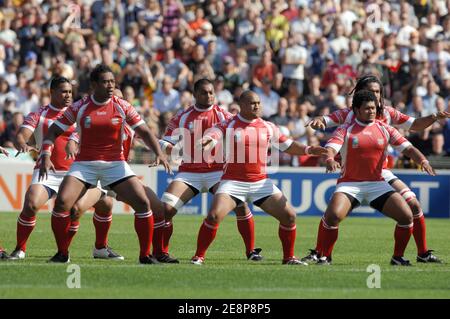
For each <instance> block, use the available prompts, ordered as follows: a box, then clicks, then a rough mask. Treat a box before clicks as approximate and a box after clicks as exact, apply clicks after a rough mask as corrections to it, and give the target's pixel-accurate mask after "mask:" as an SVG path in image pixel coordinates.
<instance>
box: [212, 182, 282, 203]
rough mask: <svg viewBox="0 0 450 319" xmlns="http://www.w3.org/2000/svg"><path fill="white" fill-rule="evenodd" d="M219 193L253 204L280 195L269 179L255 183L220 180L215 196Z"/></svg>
mask: <svg viewBox="0 0 450 319" xmlns="http://www.w3.org/2000/svg"><path fill="white" fill-rule="evenodd" d="M220 193H223V194H228V195H230V196H232V197H235V198H237V199H239V200H240V201H242V202H250V203H254V202H255V201H257V200H259V199H261V198H264V197H268V196H272V195H274V194H278V193H281V190H280V189H279V188H278V187H277V186H275V185H274V184H273V182H272V181H271V180H270V179H263V180H260V181H257V182H241V181H233V180H222V181H221V182H220V184H219V188H218V189H217V192H216V194H220Z"/></svg>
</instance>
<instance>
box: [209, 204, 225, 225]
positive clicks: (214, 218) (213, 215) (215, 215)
mask: <svg viewBox="0 0 450 319" xmlns="http://www.w3.org/2000/svg"><path fill="white" fill-rule="evenodd" d="M222 219H223V216H221V215H220V214H219V212H218V211H217V210H216V209H214V208H213V209H211V210H210V211H209V212H208V216H207V217H206V220H207V221H208V222H211V223H214V224H219V223H220V222H221V221H222Z"/></svg>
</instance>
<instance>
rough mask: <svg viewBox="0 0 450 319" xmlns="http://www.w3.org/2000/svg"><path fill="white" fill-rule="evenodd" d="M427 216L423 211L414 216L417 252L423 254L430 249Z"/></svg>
mask: <svg viewBox="0 0 450 319" xmlns="http://www.w3.org/2000/svg"><path fill="white" fill-rule="evenodd" d="M426 230H427V229H426V226H425V216H424V215H423V213H422V212H420V214H419V215H418V216H414V227H413V235H414V240H415V241H416V246H417V254H418V255H421V254H423V253H426V252H427V251H428V248H427V238H426V233H427V231H426Z"/></svg>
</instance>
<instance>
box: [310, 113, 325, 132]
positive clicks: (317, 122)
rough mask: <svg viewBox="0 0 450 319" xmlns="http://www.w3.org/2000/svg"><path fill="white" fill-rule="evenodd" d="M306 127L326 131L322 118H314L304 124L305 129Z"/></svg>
mask: <svg viewBox="0 0 450 319" xmlns="http://www.w3.org/2000/svg"><path fill="white" fill-rule="evenodd" d="M308 126H309V127H311V128H313V129H315V130H324V129H326V127H327V124H326V122H325V119H324V118H323V116H316V117H315V118H313V119H311V120H309V121H308V123H306V124H305V127H308Z"/></svg>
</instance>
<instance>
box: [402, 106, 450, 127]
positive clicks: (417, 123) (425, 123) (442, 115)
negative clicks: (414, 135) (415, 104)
mask: <svg viewBox="0 0 450 319" xmlns="http://www.w3.org/2000/svg"><path fill="white" fill-rule="evenodd" d="M449 117H450V113H449V112H445V111H440V112H436V113H433V114H431V115H428V116H424V117H420V118H417V119H415V120H414V122H413V124H412V125H411V128H410V130H411V131H423V130H424V129H426V128H427V127H429V126H430V125H432V124H433V123H434V122H436V121H438V120H443V119H446V118H449Z"/></svg>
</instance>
